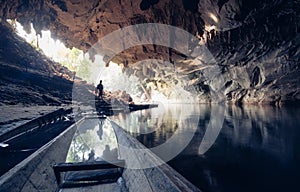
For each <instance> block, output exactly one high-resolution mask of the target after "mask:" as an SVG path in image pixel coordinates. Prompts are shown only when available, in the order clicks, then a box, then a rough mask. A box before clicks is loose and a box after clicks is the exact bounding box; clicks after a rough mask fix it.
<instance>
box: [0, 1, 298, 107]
mask: <svg viewBox="0 0 300 192" xmlns="http://www.w3.org/2000/svg"><path fill="white" fill-rule="evenodd" d="M299 4H300V3H299V1H298V0H175V1H172V0H90V1H82V0H25V1H24V0H18V1H16V0H15V1H12V0H9V1H8V0H2V1H1V5H0V15H1V18H2V19H16V20H17V21H18V22H20V23H21V24H22V25H23V26H24V28H25V29H26V30H27V31H28V32H29V31H30V24H31V23H32V24H33V27H34V29H35V30H36V31H37V33H40V32H41V30H50V31H51V33H52V36H53V37H54V38H56V39H59V40H60V41H62V42H64V44H65V45H66V46H67V47H76V48H78V49H81V50H83V51H85V52H88V51H89V53H90V54H91V56H92V57H93V56H94V54H95V53H97V51H95V50H94V51H93V46H94V45H95V44H96V43H97V42H98V41H99V40H101V39H102V38H103V37H105V36H106V35H108V34H110V33H112V32H113V31H116V30H119V29H122V28H125V27H128V26H131V25H135V24H144V23H160V24H166V25H170V26H175V27H178V28H180V29H182V30H185V31H187V32H188V33H190V34H192V35H193V36H194V37H195V38H197V39H198V40H199V43H198V44H201V43H202V45H204V46H205V47H206V48H207V49H208V50H209V52H210V53H211V54H212V56H213V57H214V58H215V60H216V65H217V66H218V68H219V69H220V71H221V74H222V82H219V81H216V80H209V79H207V78H205V76H203V73H204V72H203V71H205V69H203V70H202V68H201V70H194V69H193V68H192V67H191V66H193V63H195V60H196V59H197V55H196V56H194V57H191V58H187V57H185V56H184V55H182V54H181V53H180V52H178V51H176V50H174V49H171V48H169V47H165V46H160V45H151V44H148V45H137V46H134V47H130V48H128V49H126V50H124V51H122V52H120V53H118V54H117V55H115V56H114V57H113V58H108V59H107V60H108V61H110V60H111V61H114V62H116V63H118V64H122V65H124V66H126V67H128V66H129V67H128V69H127V70H126V71H127V73H135V74H137V75H138V76H140V78H150V77H158V76H160V80H162V81H168V79H170V77H168V76H167V75H165V76H164V75H161V74H160V75H155V73H159V71H161V70H162V68H160V67H159V66H156V67H153V66H142V67H141V68H139V67H138V66H136V67H134V65H133V64H134V63H137V62H139V61H142V60H145V59H160V60H167V61H168V62H170V63H175V64H176V65H178V68H179V69H181V71H183V72H185V74H184V75H185V76H188V79H189V83H190V84H193V85H197V88H196V89H197V91H199V93H201V94H202V93H203V94H204V95H205V93H206V91H207V86H209V88H210V90H216V89H217V88H216V87H220V85H218V84H222V85H223V87H224V90H223V91H224V94H225V95H226V99H227V100H234V101H241V100H243V101H244V100H247V101H248V102H252V101H253V102H260V101H269V100H272V101H274V100H278V98H279V99H280V100H285V99H287V100H288V99H290V98H288V97H290V96H291V94H292V96H291V97H293V98H294V99H295V98H296V99H297V98H298V97H300V93H299V90H298V86H297V83H298V81H297V82H293V83H292V84H291V85H290V86H291V87H290V88H289V89H288V90H286V89H285V88H284V87H285V85H286V84H287V81H289V80H287V79H288V78H293V77H294V76H295V75H297V76H298V74H299V73H298V70H299V68H298V66H299V28H300V27H299V20H300V19H299ZM179 46H180V45H179ZM196 48H197V46H193V47H191V52H193V49H196ZM103 56H104V58H105V55H103ZM155 70H156V72H155ZM157 71H158V72H157ZM151 72H153V73H154V75H153V74H152V73H151ZM295 73H296V74H295ZM201 74H202V76H201ZM287 76H288V77H287ZM171 79H172V78H171ZM298 79H299V78H298V77H297V80H298ZM170 81H175V79H174V78H173V79H172V80H170ZM274 90H277V92H276V91H274ZM275 93H276V94H275ZM201 94H199V95H201ZM203 97H204V98H206V96H203ZM270 98H271V99H270Z"/></svg>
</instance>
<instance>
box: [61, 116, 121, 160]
mask: <svg viewBox="0 0 300 192" xmlns="http://www.w3.org/2000/svg"><path fill="white" fill-rule="evenodd" d="M116 159H118V145H117V139H116V136H115V133H114V131H113V128H112V126H111V124H110V122H109V121H108V120H106V119H98V118H90V119H86V120H84V121H83V122H82V123H80V124H79V125H78V126H77V130H76V132H75V135H74V137H73V140H72V142H71V145H70V148H69V151H68V154H67V159H66V162H86V161H88V162H92V161H101V160H106V161H113V160H116Z"/></svg>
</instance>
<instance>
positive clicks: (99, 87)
mask: <svg viewBox="0 0 300 192" xmlns="http://www.w3.org/2000/svg"><path fill="white" fill-rule="evenodd" d="M97 90H98V97H99V98H100V99H103V85H102V80H100V82H99V84H98V85H97Z"/></svg>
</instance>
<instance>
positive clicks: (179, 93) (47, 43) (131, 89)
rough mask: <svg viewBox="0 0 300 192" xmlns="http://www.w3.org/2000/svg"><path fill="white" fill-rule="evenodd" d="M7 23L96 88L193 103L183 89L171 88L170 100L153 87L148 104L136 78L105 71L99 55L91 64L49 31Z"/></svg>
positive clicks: (137, 97)
mask: <svg viewBox="0 0 300 192" xmlns="http://www.w3.org/2000/svg"><path fill="white" fill-rule="evenodd" d="M8 22H9V23H10V24H11V25H12V26H13V27H14V28H15V31H16V33H17V34H18V35H19V36H21V37H22V38H24V39H25V40H26V41H27V42H28V43H29V44H31V45H32V46H33V47H35V48H36V49H39V50H41V51H42V52H43V53H44V54H45V55H46V56H48V57H49V58H51V59H52V60H53V61H56V62H58V63H60V64H62V65H63V66H65V67H67V68H68V69H69V70H71V71H76V76H77V77H80V78H82V79H84V80H86V81H87V82H89V83H92V84H94V85H95V86H96V85H97V84H98V83H99V81H100V80H102V81H103V84H104V87H105V90H106V91H110V92H115V91H119V90H120V91H126V92H127V93H128V94H130V95H131V97H132V98H133V100H134V101H135V102H144V101H146V102H162V103H178V102H184V103H190V102H193V101H194V98H193V97H192V96H191V95H190V94H189V93H187V92H186V91H184V90H183V88H182V87H173V89H172V88H170V90H169V92H170V93H171V94H169V96H166V95H164V94H163V93H161V92H159V91H158V90H156V88H155V87H152V88H151V89H150V90H149V91H150V92H149V94H150V95H151V100H149V98H147V96H146V94H145V93H144V90H143V89H142V88H141V86H142V85H141V80H139V79H138V78H137V77H136V76H134V75H131V76H127V75H126V74H124V71H123V70H122V69H123V68H122V67H121V66H120V65H118V64H116V63H113V62H110V64H109V67H106V63H104V61H103V57H102V56H99V55H96V56H95V60H94V61H93V62H92V61H91V60H89V56H88V54H84V53H83V51H81V50H79V49H76V48H72V49H69V48H67V47H66V46H65V45H64V44H63V43H62V42H61V41H59V40H54V39H53V38H52V37H51V32H50V31H41V36H40V35H38V34H36V31H35V30H34V28H33V26H32V24H31V33H30V34H28V33H27V32H26V31H25V30H24V29H23V26H22V25H21V24H20V23H18V22H17V21H12V20H8Z"/></svg>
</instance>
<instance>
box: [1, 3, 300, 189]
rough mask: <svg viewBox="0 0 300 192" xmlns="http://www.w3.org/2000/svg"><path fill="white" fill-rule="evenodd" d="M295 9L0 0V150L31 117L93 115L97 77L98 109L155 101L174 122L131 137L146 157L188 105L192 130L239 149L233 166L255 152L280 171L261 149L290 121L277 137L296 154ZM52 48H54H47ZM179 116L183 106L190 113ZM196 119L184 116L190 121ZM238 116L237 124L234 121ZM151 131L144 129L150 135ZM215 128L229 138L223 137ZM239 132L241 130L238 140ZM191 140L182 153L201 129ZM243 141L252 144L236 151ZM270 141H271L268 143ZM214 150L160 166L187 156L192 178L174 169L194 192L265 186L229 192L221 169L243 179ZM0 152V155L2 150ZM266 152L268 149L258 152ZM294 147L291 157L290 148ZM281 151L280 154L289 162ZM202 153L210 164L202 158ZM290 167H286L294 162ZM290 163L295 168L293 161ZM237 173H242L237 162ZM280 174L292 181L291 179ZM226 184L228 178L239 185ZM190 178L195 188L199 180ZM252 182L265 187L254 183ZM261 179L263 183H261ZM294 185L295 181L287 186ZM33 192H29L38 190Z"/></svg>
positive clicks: (298, 69)
mask: <svg viewBox="0 0 300 192" xmlns="http://www.w3.org/2000/svg"><path fill="white" fill-rule="evenodd" d="M299 8H300V2H299V1H297V0H268V1H267V0H251V1H250V0H190V1H189V0H174V1H171V0H136V1H133V0H91V1H81V0H41V1H37V0H26V1H8V0H3V1H1V4H0V15H1V17H0V31H1V34H0V89H1V94H0V109H1V108H2V109H1V111H2V112H1V121H0V126H1V128H0V144H1V145H0V147H1V148H3V149H4V148H6V141H8V140H7V138H6V140H5V139H1V138H2V136H1V135H5V134H7V133H8V132H12V131H13V130H15V129H17V128H18V127H19V126H23V124H26V123H27V122H29V121H31V120H33V119H35V118H39V117H43V116H44V115H45V114H47V113H50V112H53V111H55V110H57V109H59V108H67V107H71V108H73V111H74V113H76V112H78V111H82V110H85V109H86V108H88V109H90V107H92V108H93V107H95V102H94V101H95V98H96V97H97V94H98V93H97V89H96V87H97V84H98V83H99V81H100V80H102V81H103V84H104V99H106V100H107V101H108V102H111V103H113V102H115V103H118V104H120V103H121V104H126V105H130V104H132V103H133V104H139V103H153V104H158V106H159V107H158V108H159V110H158V112H157V111H156V112H157V113H158V114H160V112H162V111H163V112H165V113H166V114H167V113H168V114H172V115H173V117H174V119H173V121H172V120H170V119H168V118H166V119H164V120H165V121H163V122H161V123H160V124H159V125H160V126H161V129H162V132H160V133H159V134H156V132H155V131H153V133H151V134H150V135H147V134H146V133H140V132H139V134H137V133H134V134H133V136H134V137H136V138H137V139H138V140H139V141H140V142H142V143H143V144H144V145H145V146H146V147H148V148H151V147H155V146H156V145H159V144H161V143H160V142H161V141H165V140H167V139H168V138H169V136H168V131H166V130H168V129H169V127H168V126H167V125H169V126H170V127H172V130H171V131H170V130H169V132H172V133H174V132H176V130H177V129H179V130H180V128H178V124H180V123H181V121H179V120H178V119H177V120H178V121H177V120H176V118H177V116H176V115H175V113H178V118H179V116H180V117H184V118H187V116H193V115H192V114H193V113H192V111H194V110H196V109H195V107H196V108H197V110H200V109H201V113H200V112H199V116H197V120H199V122H197V125H195V126H196V127H205V129H204V130H206V129H208V128H209V127H210V128H211V129H212V130H214V131H215V132H213V133H214V134H218V135H219V134H223V135H225V136H223V137H224V138H226V137H229V136H228V135H230V138H231V139H232V140H230V139H229V140H228V142H226V141H225V140H224V138H223V137H222V138H219V140H220V141H219V140H217V141H219V143H223V144H225V145H226V146H227V145H229V144H232V145H235V144H236V147H237V148H234V150H233V149H232V150H231V151H230V150H229V151H228V153H230V154H231V152H233V151H236V152H237V153H238V154H239V155H240V156H239V155H236V157H237V158H240V159H242V162H246V161H247V159H246V158H245V156H246V155H247V154H248V153H247V150H248V152H249V154H250V155H249V156H251V154H252V156H251V157H253V158H254V157H257V151H259V155H261V157H262V159H263V160H267V159H272V158H271V157H269V156H272V155H273V156H276V158H275V160H274V159H272V162H271V164H272V163H273V164H274V166H280V165H281V164H280V163H279V161H281V160H282V159H280V158H279V157H278V153H279V151H280V149H274V150H273V151H272V150H271V149H270V148H271V146H272V143H271V142H277V141H278V140H277V139H278V138H276V139H275V137H276V136H274V135H272V134H277V132H276V133H274V132H275V131H274V132H272V131H270V130H269V129H271V128H270V127H272V128H274V129H276V130H277V131H278V130H281V129H283V127H284V122H287V119H289V118H291V119H293V122H288V123H287V124H288V125H289V126H290V129H291V131H295V136H293V139H292V141H291V142H290V143H289V142H288V141H286V140H285V139H287V137H288V136H291V135H290V134H291V133H286V132H284V131H282V132H280V131H279V132H278V134H281V133H282V134H283V135H284V138H283V139H282V140H281V141H282V142H283V143H284V144H285V145H284V146H283V147H287V148H288V147H289V146H291V145H292V146H293V147H295V145H296V144H295V143H297V142H296V141H294V139H295V140H296V138H298V139H299V130H294V128H295V127H297V126H298V125H299V122H297V118H296V117H295V116H296V114H298V112H299V111H298V108H297V106H299V103H300V87H299V85H300V66H299V63H300V62H299V58H300V55H299V54H300V51H299V46H300V40H299V30H300V18H299V17H300V16H299ZM20 30H22V34H23V37H21V36H20V33H21V32H20ZM49 34H50V35H49ZM25 36H28V37H29V36H30V38H31V40H28V39H25ZM47 38H48V39H47ZM43 39H44V40H43ZM50 41H51V42H52V41H53V42H54V43H56V44H51V46H52V47H51V46H50ZM47 42H48V43H47ZM47 44H48V47H47ZM43 46H45V47H47V50H44V49H43ZM59 47H63V49H62V48H61V49H60V50H59V49H58V48H59ZM54 51H56V52H55V54H56V55H55V56H54ZM47 53H48V54H47ZM51 54H52V57H51ZM58 55H60V57H59V58H58ZM74 55H75V56H76V59H77V60H74V57H75V56H74ZM101 97H102V96H101ZM115 103H113V104H115ZM164 104H166V105H172V104H174V105H180V106H182V107H179V108H176V107H174V108H172V107H171V108H170V111H168V110H169V108H168V107H169V106H168V107H166V106H165V105H164ZM160 105H162V106H163V107H162V108H160ZM202 105H203V106H202ZM216 106H218V107H216ZM179 109H180V110H179ZM183 109H186V110H187V111H189V109H190V113H188V114H189V115H187V114H186V113H187V112H186V111H184V112H183V111H181V110H183ZM153 110H154V111H155V109H153ZM197 110H196V112H194V114H198V112H197ZM179 111H180V112H179ZM270 111H271V112H270ZM291 111H292V112H291ZM268 114H269V116H268ZM164 115H165V114H164ZM164 115H162V116H164ZM146 116H147V115H145V114H139V116H138V117H136V119H135V120H132V121H134V122H135V124H139V125H140V124H141V126H142V123H141V122H143V123H146V122H148V123H149V122H152V120H151V118H153V119H155V118H157V117H156V116H155V115H152V116H151V117H149V118H150V119H148V121H147V120H145V119H146ZM208 116H209V117H208ZM213 116H215V119H213ZM175 117H176V118H175ZM229 117H232V118H229ZM234 117H236V118H234ZM239 117H241V119H244V121H243V122H239V121H238V120H237V119H238V118H239ZM68 118H69V117H68ZM128 118H129V117H128ZM130 118H131V116H130ZM264 118H265V119H264ZM277 118H280V119H279V120H278V119H277ZM113 119H114V118H113ZM137 119H138V120H137ZM179 119H181V118H179ZM208 119H210V120H208ZM220 119H222V121H220ZM224 119H225V120H224ZM249 119H251V120H249ZM185 120H187V119H185ZM55 121H56V120H55ZM55 121H54V122H55ZM120 122H122V121H121V120H120ZM153 122H156V121H154V120H153ZM153 122H152V124H153V125H152V124H151V123H150V124H151V126H155V125H154V123H153ZM276 122H277V123H278V124H276ZM156 123H157V122H156ZM40 124H43V122H42V123H41V122H40ZM262 124H263V125H264V126H263V127H261V126H262ZM126 125H127V124H126ZM187 125H189V123H187ZM39 126H41V125H39ZM151 126H150V125H149V127H151ZM157 126H158V123H157ZM133 127H135V126H133ZM149 127H148V128H147V130H148V129H150V128H149ZM214 127H220V129H221V128H222V127H223V129H225V128H224V127H226V129H230V128H232V129H233V130H229V131H227V132H225V133H223V132H220V130H219V131H217V130H218V128H215V129H214ZM240 127H242V128H241V129H242V130H244V128H245V129H246V128H247V127H248V128H249V127H250V128H249V129H248V130H244V132H243V133H242V131H239V128H240ZM291 127H292V128H291ZM145 129H146V128H145ZM250 129H251V131H249V130H250ZM193 130H194V129H193ZM165 131H166V132H165ZM23 132H24V133H25V132H26V131H23ZM23 132H22V133H23ZM129 132H130V131H129ZM250 132H251V133H250ZM195 133H196V134H195V135H194V136H193V137H192V138H191V139H190V141H191V144H189V145H187V146H190V145H192V144H194V145H199V143H201V142H202V143H203V142H205V139H203V140H199V139H197V138H196V137H200V136H201V137H204V138H205V133H204V132H203V129H201V131H200V129H199V130H197V131H195ZM18 134H20V133H19V132H18ZM247 134H249V135H250V136H249V135H247ZM158 135H159V136H158ZM199 135H200V136H199ZM245 135H247V139H249V138H252V137H253V138H254V137H255V138H256V140H255V141H254V142H252V143H247V145H246V144H245V143H243V142H246V141H244V140H243V138H244V136H245ZM239 136H240V140H239V139H238V138H237V137H239ZM268 136H269V137H270V138H272V137H273V136H274V140H272V139H270V138H268ZM3 138H5V137H4V136H3ZM151 138H152V139H153V138H155V139H154V141H153V140H151ZM215 139H216V138H215ZM222 139H223V140H222ZM149 140H151V142H150V141H149ZM155 142H158V143H156V144H155ZM197 142H198V143H197ZM249 142H250V141H249ZM269 142H270V143H269ZM278 142H279V141H278ZM293 142H295V143H293ZM237 143H238V144H237ZM203 145H205V144H203ZM274 145H276V144H274ZM217 146H218V143H217V144H216V146H215V145H208V144H207V145H206V146H205V147H206V148H207V149H204V148H205V147H204V148H202V149H201V150H200V148H199V151H197V155H196V156H193V155H190V153H192V152H191V151H193V147H191V148H190V151H188V150H189V148H188V147H187V148H185V149H183V150H182V152H181V153H180V154H181V156H178V157H174V158H173V159H172V160H170V162H169V165H170V166H171V167H176V164H178V163H179V162H181V161H182V162H185V161H186V160H185V158H186V156H188V155H190V156H189V157H191V158H190V159H192V160H191V162H192V163H193V164H194V165H195V167H198V168H199V169H200V170H201V173H199V174H197V176H196V174H195V173H194V172H193V173H192V171H191V170H192V168H190V167H189V165H188V163H186V164H185V163H184V164H182V167H176V168H175V169H176V171H178V172H179V173H180V174H182V175H183V176H184V177H187V180H189V182H191V183H192V184H193V185H195V186H196V187H198V188H199V189H201V190H203V191H239V190H243V191H247V190H245V189H246V188H245V187H248V188H247V189H249V190H250V189H252V191H253V190H254V191H260V190H262V189H264V188H263V187H262V188H260V189H259V190H258V189H257V188H255V187H254V186H259V185H260V184H261V181H258V179H257V180H255V182H256V184H255V185H254V186H252V187H249V186H248V184H247V183H246V182H244V181H243V182H241V184H239V185H236V186H234V185H233V184H232V183H231V181H227V182H226V181H225V180H226V179H224V177H225V176H228V175H226V174H223V172H227V171H230V170H233V171H236V172H235V173H236V174H237V175H243V174H242V173H241V172H239V171H241V170H239V169H238V168H236V167H234V163H236V162H235V161H234V160H232V159H229V157H227V156H226V155H225V154H224V153H225V152H224V151H222V150H220V149H219V148H218V147H217ZM241 146H242V147H241ZM276 146H277V145H276ZM239 147H240V148H239ZM268 147H270V148H268ZM277 147H282V146H277ZM1 148H0V152H1V153H4V152H5V151H1V150H2V149H1ZM220 148H221V147H220ZM208 149H210V150H212V152H211V151H210V150H208ZM254 149H255V150H256V151H255V152H254V151H253V150H254ZM264 150H265V151H267V152H266V153H263V152H262V151H264ZM294 150H295V151H296V150H298V151H299V147H298V148H297V147H295V148H294ZM154 151H155V150H154ZM203 151H205V152H203ZM206 151H207V152H206ZM295 151H294V152H295ZM288 152H290V153H293V152H291V151H288ZM288 152H286V154H285V153H284V154H285V155H287V156H289V155H290V154H288ZM203 153H206V155H207V158H208V159H212V161H211V162H209V161H207V160H206V159H205V156H201V155H203ZM161 155H162V157H161V158H162V159H164V158H163V156H164V155H163V154H161ZM185 155H186V156H185ZM214 155H215V156H214ZM231 155H233V156H235V154H231ZM255 155H256V156H255ZM259 155H258V156H259ZM268 155H269V156H268ZM218 156H222V157H225V161H226V163H227V164H226V165H227V166H225V165H224V164H218V163H220V162H218V161H217V160H215V159H214V158H213V157H215V158H216V157H218ZM277 157H278V159H279V160H278V159H277ZM193 158H195V160H193ZM199 158H200V160H199ZM226 158H228V159H226ZM289 158H290V159H289V160H286V162H291V163H294V161H292V160H291V159H293V158H292V157H290V156H289ZM295 159H298V160H299V155H295V157H294V159H293V160H295ZM273 160H274V161H273ZM277 160H278V162H277ZM166 161H168V160H166ZM256 161H257V162H256ZM201 162H202V163H204V164H205V163H206V164H205V166H203V165H202V164H201V165H200V163H201ZM258 164H259V165H262V164H260V162H258V160H254V159H253V162H252V163H249V166H250V167H251V166H255V165H258ZM285 165H288V166H289V165H290V164H288V163H287V164H285ZM1 166H3V165H1ZM239 166H240V167H243V168H245V167H246V165H245V164H242V163H241V164H239ZM291 166H293V165H291ZM295 166H296V165H295ZM266 169H268V170H269V167H267V168H266ZM296 169H297V170H298V169H299V166H296ZM270 170H271V168H270ZM279 170H281V171H283V172H284V173H285V174H287V175H288V177H287V178H290V179H291V180H292V181H294V176H295V175H296V173H290V172H289V171H290V170H289V169H287V170H286V172H285V170H284V169H282V168H280V169H279ZM222 171H223V172H222ZM221 172H222V173H221ZM245 172H246V173H249V174H248V175H249V177H251V176H253V177H254V176H255V173H254V172H251V171H250V170H248V169H247V170H246V171H245ZM258 172H259V173H261V172H260V171H258ZM270 172H271V171H270ZM189 173H191V174H190V175H189ZM246 173H245V174H246ZM232 175H234V173H232ZM232 175H230V176H229V177H230V178H231V179H232V178H234V179H237V177H234V176H233V177H231V176H232ZM266 177H267V176H266ZM198 178H200V179H202V181H201V182H198V180H197V179H198ZM222 178H223V180H222ZM259 178H261V179H264V178H263V176H262V175H261V176H260V177H259ZM273 179H274V180H276V179H279V177H276V176H273ZM286 180H288V179H286ZM0 181H1V178H0ZM3 182H4V180H3ZM266 182H267V184H269V185H272V184H271V182H269V180H268V181H266ZM283 182H284V183H286V182H288V181H285V180H284V181H283ZM24 183H25V181H24ZM24 183H23V188H22V189H23V190H24V191H26V190H27V191H30V190H29V189H27V188H26V186H27V185H29V184H28V182H27V184H26V185H24ZM1 185H2V184H1V182H0V189H1ZM269 185H268V186H267V185H266V188H265V189H266V190H271V189H272V190H275V191H277V190H279V189H282V190H284V187H283V186H281V185H279V184H276V185H274V186H277V188H276V187H274V186H272V187H270V186H269ZM7 186H10V187H12V186H11V183H10V184H5V185H4V184H3V187H7ZM45 186H48V185H45ZM293 186H294V183H292V184H291V185H289V187H290V188H289V187H287V189H292V187H293ZM35 188H36V189H35V190H37V191H38V189H39V188H43V185H42V184H41V185H36V186H35ZM3 189H12V188H9V187H8V188H3ZM49 191H52V189H51V190H49Z"/></svg>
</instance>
